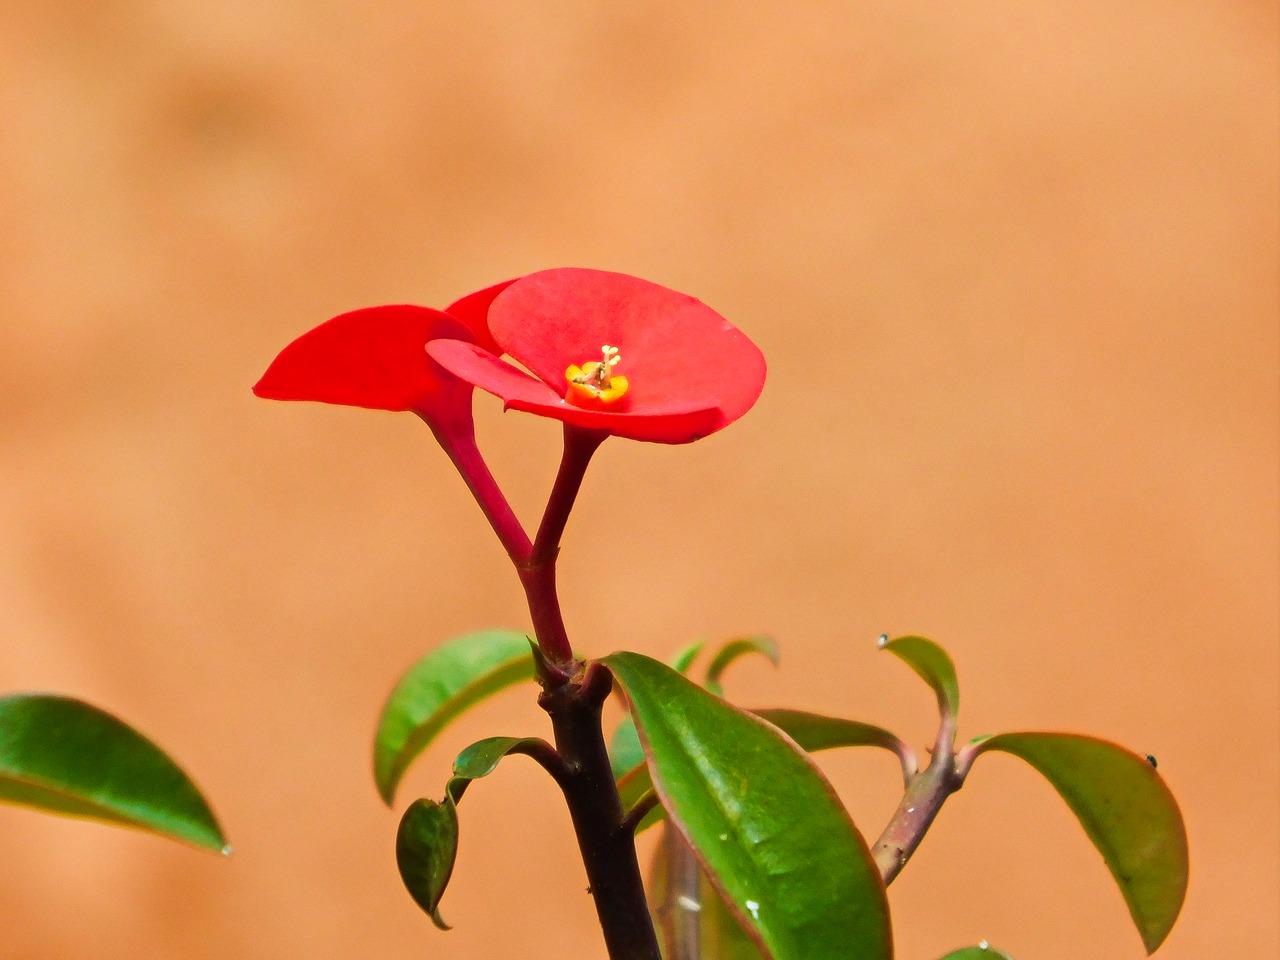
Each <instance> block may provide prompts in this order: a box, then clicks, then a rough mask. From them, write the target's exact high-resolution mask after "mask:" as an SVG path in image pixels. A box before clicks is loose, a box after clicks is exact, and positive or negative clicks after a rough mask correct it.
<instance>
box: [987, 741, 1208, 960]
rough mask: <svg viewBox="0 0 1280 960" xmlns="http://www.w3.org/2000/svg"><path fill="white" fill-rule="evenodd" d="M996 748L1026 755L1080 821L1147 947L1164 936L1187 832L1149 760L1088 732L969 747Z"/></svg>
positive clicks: (1181, 882)
mask: <svg viewBox="0 0 1280 960" xmlns="http://www.w3.org/2000/svg"><path fill="white" fill-rule="evenodd" d="M991 750H1000V751H1002V752H1004V753H1010V754H1013V755H1014V756H1015V757H1019V758H1020V759H1022V760H1025V761H1026V762H1027V763H1029V764H1030V765H1031V766H1032V767H1034V768H1035V769H1036V770H1037V771H1039V772H1040V774H1041V775H1042V776H1043V777H1044V778H1045V779H1046V780H1048V781H1049V783H1050V784H1052V785H1053V788H1054V789H1055V790H1057V791H1058V793H1059V795H1060V796H1061V797H1062V799H1063V800H1065V801H1066V803H1067V806H1069V807H1070V808H1071V811H1072V812H1073V813H1074V814H1075V815H1076V817H1077V818H1078V819H1079V820H1080V824H1081V826H1083V827H1084V831H1085V833H1086V834H1088V835H1089V839H1090V840H1092V841H1093V845H1094V846H1095V847H1097V849H1098V852H1099V853H1101V854H1102V859H1103V860H1105V861H1106V864H1107V869H1109V870H1110V871H1111V875H1112V876H1113V877H1114V878H1115V880H1116V883H1117V884H1118V885H1119V886H1120V892H1121V893H1122V894H1123V895H1124V899H1125V902H1126V903H1127V904H1128V905H1129V913H1130V914H1131V915H1132V917H1133V922H1134V923H1135V924H1136V925H1137V928H1138V932H1139V934H1141V936H1142V942H1143V943H1144V944H1145V945H1146V948H1147V952H1148V953H1152V952H1154V951H1155V949H1156V948H1157V947H1158V946H1160V944H1161V943H1163V942H1164V939H1165V937H1166V936H1168V934H1169V930H1170V929H1172V927H1173V923H1174V921H1175V920H1176V919H1177V918H1178V912H1179V911H1180V910H1181V909H1182V902H1183V899H1184V898H1185V897H1186V892H1187V873H1188V862H1187V834H1186V828H1185V826H1184V825H1183V822H1182V814H1181V813H1180V812H1179V810H1178V804H1177V801H1175V800H1174V798H1173V794H1172V793H1170V792H1169V788H1168V787H1167V786H1165V783H1164V780H1163V779H1162V778H1161V777H1160V775H1159V774H1158V773H1156V771H1155V769H1154V768H1153V767H1152V765H1151V764H1150V763H1149V762H1148V761H1147V760H1146V759H1145V758H1144V757H1141V756H1139V755H1138V754H1136V753H1131V752H1130V751H1128V750H1126V749H1124V748H1123V747H1120V746H1117V745H1116V744H1114V743H1109V742H1107V741H1105V740H1098V739H1095V738H1094V737H1084V736H1078V735H1076V734H1068V733H1003V734H998V735H996V736H994V737H989V738H987V739H985V740H983V741H980V742H979V743H978V744H977V745H976V747H975V748H974V752H975V753H985V752H989V751H991Z"/></svg>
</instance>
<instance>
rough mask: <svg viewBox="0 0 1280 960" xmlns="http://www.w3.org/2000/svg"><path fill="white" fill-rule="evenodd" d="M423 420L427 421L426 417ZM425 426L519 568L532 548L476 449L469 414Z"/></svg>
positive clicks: (473, 430)
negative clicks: (455, 468)
mask: <svg viewBox="0 0 1280 960" xmlns="http://www.w3.org/2000/svg"><path fill="white" fill-rule="evenodd" d="M423 419H424V420H426V418H425V417H424V418H423ZM426 423H427V426H429V427H430V428H431V432H432V433H434V434H435V437H436V440H437V441H438V442H439V443H440V446H441V447H442V448H443V449H444V452H445V453H447V454H448V455H449V459H450V460H452V461H453V465H454V466H455V467H457V468H458V472H459V473H460V474H462V479H463V480H464V481H465V482H466V484H467V488H468V489H469V490H470V491H471V495H472V496H473V497H475V498H476V503H478V504H480V509H481V510H482V511H483V512H484V515H485V519H487V520H488V521H489V526H491V527H493V532H494V533H496V534H497V535H498V539H499V540H500V541H502V547H503V549H504V550H506V551H507V556H509V557H510V558H511V562H512V563H514V564H515V565H516V566H517V567H519V566H520V565H521V564H522V563H524V562H526V561H527V560H528V558H529V554H530V553H531V552H532V550H533V544H532V543H531V542H530V541H529V535H528V534H527V533H525V532H524V527H523V526H521V524H520V518H519V517H517V516H516V513H515V511H514V510H512V509H511V504H510V503H508V502H507V498H506V495H505V494H503V492H502V490H501V488H499V486H498V481H496V480H494V479H493V474H492V473H491V472H490V471H489V465H488V464H487V463H485V462H484V457H482V456H481V455H480V449H479V448H478V447H477V446H476V431H475V425H474V423H473V422H472V420H471V416H470V412H469V411H468V414H467V416H466V418H465V419H464V418H459V419H458V420H455V421H451V422H447V423H446V422H438V421H436V420H427V421H426Z"/></svg>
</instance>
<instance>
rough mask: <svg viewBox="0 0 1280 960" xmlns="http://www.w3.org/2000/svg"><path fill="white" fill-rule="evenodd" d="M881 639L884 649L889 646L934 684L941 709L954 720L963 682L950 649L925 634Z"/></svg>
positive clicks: (958, 709) (889, 649)
mask: <svg viewBox="0 0 1280 960" xmlns="http://www.w3.org/2000/svg"><path fill="white" fill-rule="evenodd" d="M880 639H881V644H880V646H881V649H884V650H888V651H889V652H890V653H892V654H893V655H894V656H895V657H897V658H898V659H899V660H901V661H902V662H903V663H905V664H906V665H907V666H909V667H910V668H911V669H912V670H914V671H915V672H916V673H917V674H918V675H919V676H920V679H922V680H923V681H924V682H925V683H927V684H928V685H929V686H930V687H932V688H933V692H934V693H935V694H937V697H938V712H939V713H941V714H942V716H943V717H950V718H951V719H953V720H954V719H955V717H956V715H957V714H958V713H959V712H960V684H959V682H958V681H957V679H956V667H955V664H954V663H952V662H951V657H950V655H949V654H948V653H947V651H945V650H943V649H942V647H940V646H938V645H937V644H936V643H934V642H933V641H932V640H929V639H927V638H925V637H913V636H907V637H898V638H896V639H894V640H887V639H886V638H884V637H881V638H880Z"/></svg>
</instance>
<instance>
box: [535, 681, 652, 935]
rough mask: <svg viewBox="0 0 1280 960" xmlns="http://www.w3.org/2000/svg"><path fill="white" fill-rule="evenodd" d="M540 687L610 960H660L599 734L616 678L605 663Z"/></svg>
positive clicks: (631, 840) (630, 840) (631, 842)
mask: <svg viewBox="0 0 1280 960" xmlns="http://www.w3.org/2000/svg"><path fill="white" fill-rule="evenodd" d="M543 687H544V689H543V693H542V695H541V696H540V697H539V698H538V702H539V704H541V706H542V708H543V709H544V710H546V711H547V714H548V715H549V716H550V717H551V727H552V729H553V730H554V731H555V742H556V749H557V751H558V752H559V754H560V756H561V757H563V758H564V760H565V762H566V764H567V766H568V775H567V776H566V777H565V779H564V780H563V781H562V782H561V784H560V786H561V789H562V790H563V791H564V797H565V801H566V802H567V804H568V806H569V815H570V817H571V818H572V819H573V829H574V833H576V834H577V837H578V849H579V850H580V851H581V853H582V863H583V866H585V867H586V870H587V883H588V885H589V886H588V889H589V891H590V893H591V896H592V898H593V899H594V900H595V904H596V916H597V917H598V918H599V920H600V928H601V930H602V932H603V933H604V941H605V947H606V949H607V950H608V953H609V960H660V958H661V954H660V952H659V949H658V938H657V935H656V934H655V933H654V929H653V922H652V920H650V918H649V907H648V903H647V902H646V900H645V892H644V880H643V878H642V877H641V874H640V863H639V861H638V860H637V859H636V848H635V838H634V836H633V833H632V829H633V826H632V825H628V824H627V822H626V820H625V817H624V815H623V812H622V800H621V799H620V798H619V796H618V790H617V787H616V786H615V785H614V780H613V771H612V769H611V768H610V766H609V753H608V750H607V748H606V747H605V742H604V734H603V731H602V730H601V727H600V710H601V707H602V706H603V704H604V701H605V700H606V699H607V698H608V696H609V691H610V690H611V689H612V687H613V678H612V677H611V676H610V675H609V671H608V670H606V669H605V668H604V667H603V666H602V665H601V664H599V663H592V664H590V665H588V666H587V667H586V669H585V670H583V671H582V672H581V673H579V674H578V675H577V676H576V677H574V678H573V679H572V680H571V681H569V682H568V683H560V684H558V685H552V683H551V682H550V681H549V680H547V679H544V680H543Z"/></svg>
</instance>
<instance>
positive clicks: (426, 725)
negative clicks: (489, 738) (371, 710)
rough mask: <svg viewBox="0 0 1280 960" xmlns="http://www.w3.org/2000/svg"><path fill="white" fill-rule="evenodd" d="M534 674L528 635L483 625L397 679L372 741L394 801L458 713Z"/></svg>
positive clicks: (382, 786)
mask: <svg viewBox="0 0 1280 960" xmlns="http://www.w3.org/2000/svg"><path fill="white" fill-rule="evenodd" d="M532 676H533V657H532V656H531V654H530V651H529V640H528V637H527V636H526V635H525V634H523V633H518V632H516V631H513V630H483V631H480V632H478V633H469V634H467V635H465V636H461V637H457V638H455V639H453V640H450V641H449V642H448V643H446V644H444V645H443V646H440V647H437V648H436V649H434V650H432V651H431V652H430V653H428V654H427V655H426V656H425V657H423V658H422V659H421V660H419V661H418V662H417V663H415V664H414V665H413V666H412V667H410V668H409V671H408V672H407V673H406V674H405V675H404V677H403V678H401V680H400V682H399V683H398V684H396V687H395V689H394V690H392V691H391V696H390V697H388V698H387V703H386V706H384V707H383V708H382V717H381V719H380V720H379V721H378V732H377V734H376V735H375V737H374V744H373V776H374V780H375V781H376V782H377V785H378V793H379V794H380V795H381V796H382V799H383V800H384V801H385V802H386V803H387V804H388V805H390V804H391V803H392V802H393V800H394V799H395V792H396V788H397V787H398V786H399V785H400V780H401V778H402V777H403V776H404V773H405V770H407V769H408V767H409V765H410V764H411V763H412V762H413V761H414V759H415V758H416V757H417V756H418V755H419V754H420V753H422V751H423V750H425V749H426V748H427V746H428V744H430V743H431V741H432V740H434V739H435V737H436V736H437V735H438V734H439V733H440V731H441V730H443V729H444V728H445V727H446V726H447V725H448V724H449V723H450V722H451V721H452V720H453V719H454V718H456V717H457V716H458V715H459V714H461V713H462V712H463V711H465V710H466V709H467V708H469V707H472V706H474V705H475V704H477V703H479V702H480V701H481V700H484V699H485V698H486V697H490V696H492V695H493V694H495V693H497V692H498V691H499V690H503V689H505V688H506V687H509V686H511V685H512V684H515V683H519V682H520V681H521V680H526V679H528V678H530V677H532Z"/></svg>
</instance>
